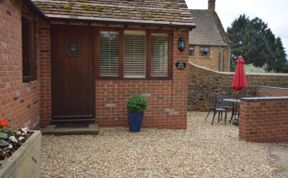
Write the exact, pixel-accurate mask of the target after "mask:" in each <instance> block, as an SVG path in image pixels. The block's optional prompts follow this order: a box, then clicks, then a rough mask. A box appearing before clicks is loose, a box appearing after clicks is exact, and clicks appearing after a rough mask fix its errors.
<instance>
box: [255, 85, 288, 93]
mask: <svg viewBox="0 0 288 178" xmlns="http://www.w3.org/2000/svg"><path fill="white" fill-rule="evenodd" d="M257 88H263V89H267V90H278V91H279V90H280V91H287V92H288V88H281V87H271V86H257Z"/></svg>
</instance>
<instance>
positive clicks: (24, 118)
mask: <svg viewBox="0 0 288 178" xmlns="http://www.w3.org/2000/svg"><path fill="white" fill-rule="evenodd" d="M0 24H1V26H0V116H1V117H3V118H8V119H11V120H12V124H13V125H14V126H15V127H22V126H28V127H30V128H33V127H36V126H37V125H40V126H41V127H46V126H47V125H48V124H50V123H52V122H96V123H97V124H98V125H99V126H123V127H126V126H127V125H128V121H127V108H126V105H127V100H128V97H129V96H130V95H131V94H135V93H141V94H143V95H145V96H147V98H148V102H149V106H148V108H147V111H146V112H145V118H144V123H143V125H144V127H156V128H186V126H187V117H186V115H187V113H186V111H187V95H188V69H187V68H185V69H181V70H180V69H177V68H176V66H175V63H177V62H178V61H184V62H186V63H188V47H187V46H188V43H187V44H186V48H185V49H184V50H179V49H178V42H179V40H180V41H181V39H184V41H185V42H188V36H189V31H190V30H191V29H192V28H193V27H194V23H193V22H192V17H191V11H190V10H189V9H188V8H187V5H186V3H185V1H184V0H178V1H173V2H172V1H154V0H144V1H143V0H136V1H130V0H119V1H112V0H102V1H91V0H87V1H86V0H85V1H78V0H69V1H68V0H63V1H55V0H33V1H30V0H23V1H18V0H0Z"/></svg>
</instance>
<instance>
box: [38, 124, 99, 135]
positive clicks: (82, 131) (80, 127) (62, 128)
mask: <svg viewBox="0 0 288 178" xmlns="http://www.w3.org/2000/svg"><path fill="white" fill-rule="evenodd" d="M41 131H42V134H43V135H98V134H99V128H98V126H97V125H96V124H76V123H75V124H54V125H49V126H48V127H46V128H44V129H42V130H41Z"/></svg>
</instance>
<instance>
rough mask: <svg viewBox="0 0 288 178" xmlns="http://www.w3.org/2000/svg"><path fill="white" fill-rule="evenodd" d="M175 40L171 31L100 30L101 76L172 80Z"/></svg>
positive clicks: (98, 67)
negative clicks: (172, 54)
mask: <svg viewBox="0 0 288 178" xmlns="http://www.w3.org/2000/svg"><path fill="white" fill-rule="evenodd" d="M171 37H172V36H171V34H170V32H169V31H158V30H157V31H156V30H155V31H154V30H147V31H144V30H143V31H137V30H119V29H116V30H113V29H112V28H109V29H103V30H100V31H99V32H98V34H97V42H98V43H97V48H98V51H97V61H98V62H97V63H98V64H97V72H96V75H97V77H99V78H113V79H123V78H124V79H146V78H147V79H169V77H170V75H171V74H172V73H171V58H170V57H171V52H172V51H171V49H170V48H171V45H172V38H171Z"/></svg>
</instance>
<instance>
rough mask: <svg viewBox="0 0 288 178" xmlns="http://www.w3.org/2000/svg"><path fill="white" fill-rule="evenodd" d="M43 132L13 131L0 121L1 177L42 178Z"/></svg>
mask: <svg viewBox="0 0 288 178" xmlns="http://www.w3.org/2000/svg"><path fill="white" fill-rule="evenodd" d="M40 145H41V132H40V131H31V130H29V129H28V128H22V129H19V130H18V131H17V132H15V131H13V129H12V127H11V126H10V124H9V121H8V120H6V119H0V177H19V178H22V177H23V178H26V177H35V178H38V177H40Z"/></svg>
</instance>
